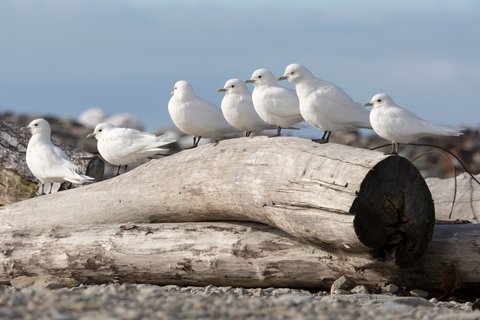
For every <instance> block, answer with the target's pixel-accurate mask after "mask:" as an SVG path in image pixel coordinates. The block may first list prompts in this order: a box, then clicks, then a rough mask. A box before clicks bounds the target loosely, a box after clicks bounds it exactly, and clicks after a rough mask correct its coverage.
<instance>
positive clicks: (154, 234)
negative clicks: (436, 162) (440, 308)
mask: <svg viewBox="0 0 480 320" xmlns="http://www.w3.org/2000/svg"><path fill="white" fill-rule="evenodd" d="M0 246H1V247H2V251H1V254H0V282H1V283H7V282H8V281H9V280H11V279H12V278H14V277H17V276H20V275H28V276H32V275H45V274H49V275H56V276H62V277H73V278H76V279H79V280H81V281H83V282H87V283H108V282H114V281H119V282H134V283H152V284H162V285H165V284H177V285H197V286H202V285H207V284H212V285H219V286H244V287H270V286H274V287H300V288H317V289H328V288H330V286H331V285H332V283H333V281H334V280H335V279H337V278H338V277H339V276H341V275H345V276H348V277H350V278H352V279H353V280H355V281H356V282H357V283H359V284H365V285H371V286H378V285H379V284H381V283H384V282H387V283H388V282H393V283H396V284H397V285H400V286H404V287H406V288H409V289H413V288H422V289H427V290H444V287H445V286H446V287H447V288H445V289H446V291H451V290H452V288H448V285H447V284H446V283H445V280H444V279H445V277H448V276H450V277H451V276H456V279H454V280H455V281H454V282H456V286H455V289H456V290H464V291H475V290H479V289H480V273H479V272H478V266H479V265H480V255H478V254H477V252H478V250H479V248H480V226H479V225H448V226H442V225H437V226H436V228H435V232H434V237H433V240H432V243H431V245H430V247H429V248H428V250H427V251H426V253H425V255H424V256H423V257H422V258H421V259H420V260H419V261H417V264H416V265H415V266H414V267H411V268H407V269H402V268H399V267H398V266H397V265H395V264H394V263H391V262H381V261H378V260H373V259H365V258H361V257H355V256H343V257H339V256H336V255H333V254H330V253H328V252H326V251H323V250H321V249H320V248H318V247H316V246H314V245H311V244H308V243H305V242H302V241H299V240H297V239H295V238H294V237H292V236H290V235H288V234H286V233H285V232H282V231H280V230H278V229H276V228H273V227H269V226H266V225H261V224H255V223H238V222H237V223H177V224H172V223H162V224H139V225H133V224H127V225H91V226H70V227H60V226H54V227H50V228H43V229H25V230H18V229H17V230H14V229H11V228H5V227H3V228H1V232H0Z"/></svg>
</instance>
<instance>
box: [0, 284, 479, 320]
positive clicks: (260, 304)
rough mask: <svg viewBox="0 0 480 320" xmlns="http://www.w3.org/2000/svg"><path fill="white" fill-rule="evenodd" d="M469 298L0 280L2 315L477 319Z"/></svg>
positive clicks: (84, 317)
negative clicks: (69, 285) (49, 286)
mask: <svg viewBox="0 0 480 320" xmlns="http://www.w3.org/2000/svg"><path fill="white" fill-rule="evenodd" d="M472 305H473V304H472V302H466V303H457V302H439V301H437V300H436V299H431V300H427V299H424V298H420V297H401V296H396V295H393V294H363V293H357V294H328V293H327V292H316V293H314V292H310V291H306V290H298V289H288V288H265V289H261V288H255V289H245V288H232V287H215V286H206V287H179V286H176V285H167V286H157V285H144V284H108V285H88V286H85V285H80V286H78V287H73V288H60V289H47V288H39V287H26V288H23V289H18V288H15V287H12V286H1V287H0V317H1V318H8V319H19V318H21V319H65V320H66V319H170V318H175V319H291V318H296V319H372V318H376V319H400V318H404V319H406V318H408V319H478V318H480V311H478V310H473V311H472Z"/></svg>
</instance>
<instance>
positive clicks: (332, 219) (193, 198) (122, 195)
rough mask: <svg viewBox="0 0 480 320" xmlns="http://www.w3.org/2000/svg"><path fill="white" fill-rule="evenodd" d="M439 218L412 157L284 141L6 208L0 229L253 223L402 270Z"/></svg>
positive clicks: (151, 167)
mask: <svg viewBox="0 0 480 320" xmlns="http://www.w3.org/2000/svg"><path fill="white" fill-rule="evenodd" d="M32 208H35V209H34V210H32ZM434 219H435V217H434V208H433V202H432V197H431V194H430V192H429V190H428V187H427V185H426V184H425V181H424V180H423V178H422V177H421V175H420V174H419V172H418V170H417V169H416V168H415V167H414V166H413V165H412V164H411V163H410V162H409V161H407V160H406V159H404V158H402V157H399V156H387V155H384V154H383V153H379V152H375V151H369V150H365V149H358V148H352V147H348V146H344V145H338V144H333V143H329V144H324V145H320V144H317V143H313V142H311V141H310V140H307V139H301V138H288V137H280V138H267V137H255V138H253V139H250V138H242V139H232V140H226V141H222V142H220V143H219V144H218V145H213V144H210V145H207V146H202V147H199V148H196V149H192V150H185V151H183V152H180V153H177V154H175V155H172V156H169V157H167V158H163V159H160V160H153V161H150V162H149V163H147V164H145V165H142V166H140V167H138V168H136V169H134V170H132V171H130V172H127V173H126V174H123V175H121V176H119V177H116V178H113V179H110V180H107V181H102V182H99V183H95V184H92V185H88V186H83V187H81V188H77V189H75V190H68V191H64V192H59V193H57V194H53V195H47V196H42V197H38V198H34V199H29V200H26V201H23V202H20V203H16V204H12V205H9V206H6V207H3V208H0V225H3V226H11V227H14V228H22V227H26V228H28V227H32V226H52V225H85V224H99V223H125V222H133V223H153V222H189V221H190V222H193V221H221V220H242V221H245V220H248V221H254V222H260V223H265V224H268V225H271V226H274V227H277V228H279V229H281V230H284V231H286V232H287V233H289V234H291V235H293V236H295V237H297V238H299V239H303V240H307V241H309V242H311V243H313V244H316V245H319V246H320V247H321V248H323V249H324V250H326V251H328V252H331V253H336V254H340V255H341V254H347V255H356V256H366V257H371V256H372V255H373V256H375V257H377V258H379V259H393V260H395V262H396V263H397V264H399V265H409V264H411V263H413V262H415V261H417V260H418V258H419V257H420V256H421V255H422V254H423V252H424V251H425V249H426V248H427V246H428V243H429V242H430V239H431V236H432V232H433V225H434Z"/></svg>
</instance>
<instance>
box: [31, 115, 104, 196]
mask: <svg viewBox="0 0 480 320" xmlns="http://www.w3.org/2000/svg"><path fill="white" fill-rule="evenodd" d="M26 128H28V129H30V132H31V133H32V137H31V138H30V140H29V141H28V146H27V156H26V160H27V166H28V168H29V169H30V171H31V172H32V174H33V175H34V176H35V178H37V179H38V180H39V181H40V184H41V189H40V190H41V191H40V193H42V194H43V193H44V192H45V184H49V185H50V191H49V192H54V191H53V184H58V187H60V184H61V183H63V182H65V181H68V182H70V183H73V184H83V183H86V182H92V181H93V180H95V179H94V178H92V177H89V176H87V175H83V174H79V173H78V166H77V165H76V164H74V163H73V162H72V161H70V159H69V158H68V156H67V154H66V153H65V152H64V151H63V150H62V149H60V148H59V147H57V146H55V145H54V144H53V143H52V140H51V138H50V135H51V129H50V125H49V124H48V121H47V120H45V119H35V120H33V121H32V122H30V124H29V125H28V126H27V127H26ZM57 190H58V189H57Z"/></svg>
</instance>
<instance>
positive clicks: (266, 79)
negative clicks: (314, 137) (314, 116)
mask: <svg viewBox="0 0 480 320" xmlns="http://www.w3.org/2000/svg"><path fill="white" fill-rule="evenodd" d="M245 82H246V83H253V84H254V85H255V89H253V92H252V100H253V106H254V107H255V111H257V113H258V115H259V116H260V118H262V120H263V121H265V122H267V123H269V124H271V125H275V126H277V135H280V132H281V128H287V127H290V126H292V125H294V124H296V123H299V122H302V121H303V118H302V115H301V114H300V110H299V106H298V97H297V94H296V93H295V91H293V90H290V89H287V88H283V87H280V86H279V85H278V84H277V80H276V79H275V77H274V76H273V74H272V73H271V72H270V71H269V70H267V69H264V68H262V69H257V70H255V71H254V72H253V74H252V76H251V78H250V79H249V80H246V81H245Z"/></svg>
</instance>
